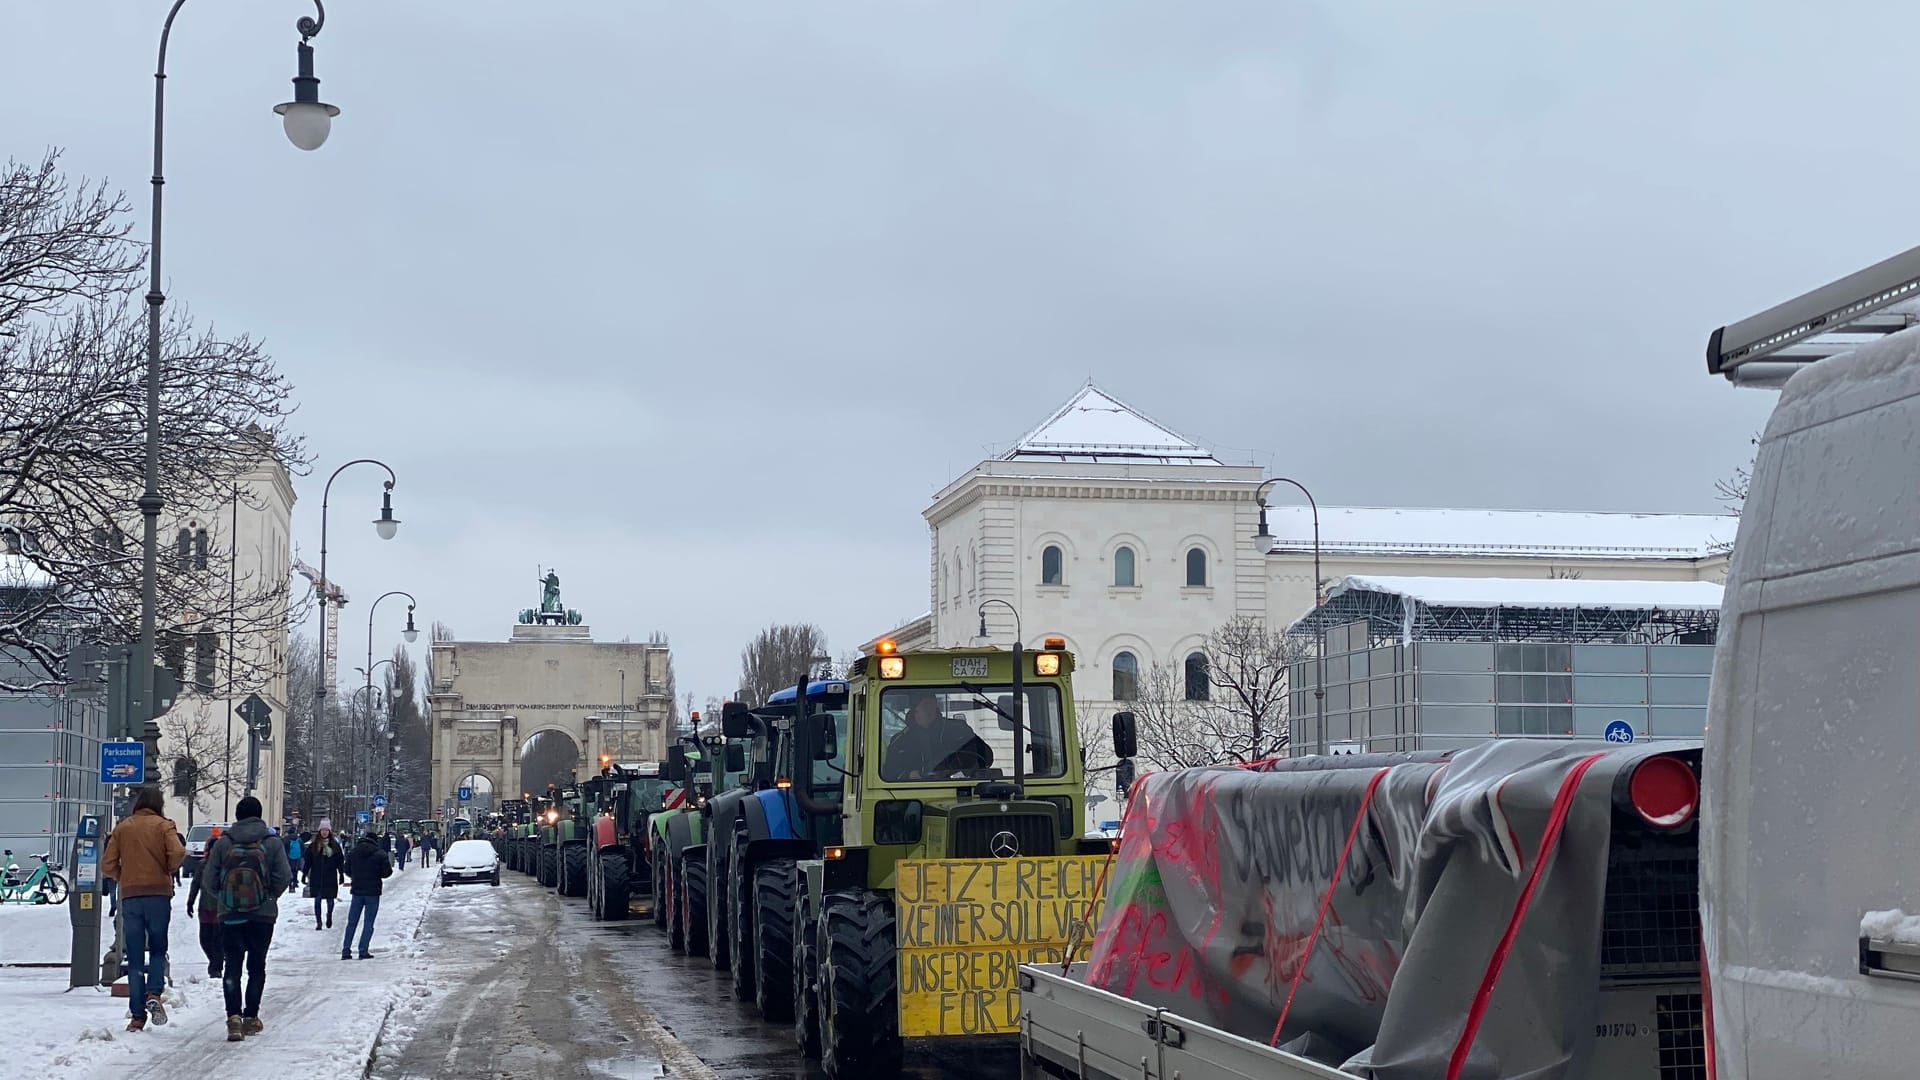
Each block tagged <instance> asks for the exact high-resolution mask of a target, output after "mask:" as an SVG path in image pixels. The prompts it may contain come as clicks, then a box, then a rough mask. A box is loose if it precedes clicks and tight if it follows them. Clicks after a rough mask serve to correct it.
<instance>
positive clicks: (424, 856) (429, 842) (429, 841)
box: [420, 833, 440, 866]
mask: <svg viewBox="0 0 1920 1080" xmlns="http://www.w3.org/2000/svg"><path fill="white" fill-rule="evenodd" d="M439 853H440V841H438V840H435V839H434V838H433V834H432V833H427V834H426V835H425V836H422V837H421V838H420V865H421V866H432V865H433V857H434V856H435V855H437V854H439Z"/></svg>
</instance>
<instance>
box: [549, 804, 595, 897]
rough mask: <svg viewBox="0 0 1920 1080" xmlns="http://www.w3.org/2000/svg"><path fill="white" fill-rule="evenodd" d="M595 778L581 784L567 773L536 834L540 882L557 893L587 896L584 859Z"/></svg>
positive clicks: (591, 821)
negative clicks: (552, 807)
mask: <svg viewBox="0 0 1920 1080" xmlns="http://www.w3.org/2000/svg"><path fill="white" fill-rule="evenodd" d="M597 786H598V778H596V779H595V780H590V781H587V782H586V783H585V784H582V783H581V782H579V781H576V780H574V779H573V778H572V777H571V776H569V777H568V778H567V784H566V786H565V787H563V788H560V789H559V791H558V793H557V796H556V798H555V800H554V810H553V812H551V813H549V814H548V817H549V818H550V819H551V820H550V821H549V822H548V823H547V826H546V827H545V829H544V830H543V831H542V832H541V834H540V856H541V863H540V870H541V878H540V884H542V885H545V886H546V887H548V888H550V889H553V890H556V891H557V892H559V894H560V895H561V896H585V895H587V861H588V851H587V849H588V848H589V847H590V846H591V844H590V829H589V827H590V826H591V825H592V823H593V816H594V808H595V805H596V804H595V803H594V802H593V801H592V799H591V797H590V796H591V795H592V793H593V791H594V790H595V788H597Z"/></svg>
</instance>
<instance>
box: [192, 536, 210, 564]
mask: <svg viewBox="0 0 1920 1080" xmlns="http://www.w3.org/2000/svg"><path fill="white" fill-rule="evenodd" d="M193 568H194V569H195V570H205V569H206V568H207V530H205V529H201V530H200V531H198V532H196V533H194V534H193Z"/></svg>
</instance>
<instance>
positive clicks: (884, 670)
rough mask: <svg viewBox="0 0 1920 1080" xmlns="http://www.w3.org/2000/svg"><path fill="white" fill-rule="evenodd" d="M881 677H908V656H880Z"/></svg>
mask: <svg viewBox="0 0 1920 1080" xmlns="http://www.w3.org/2000/svg"><path fill="white" fill-rule="evenodd" d="M880 677H881V678H883V679H904V678H906V677H907V658H906V657H904V656H883V657H881V658H880Z"/></svg>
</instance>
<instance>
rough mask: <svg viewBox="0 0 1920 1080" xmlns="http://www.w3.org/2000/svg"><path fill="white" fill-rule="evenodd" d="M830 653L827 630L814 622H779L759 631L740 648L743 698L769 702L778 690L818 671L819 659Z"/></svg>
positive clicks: (743, 699) (749, 702)
mask: <svg viewBox="0 0 1920 1080" xmlns="http://www.w3.org/2000/svg"><path fill="white" fill-rule="evenodd" d="M826 655H827V635H826V632H825V631H823V630H821V629H820V628H819V627H817V626H815V625H813V624H812V623H776V624H774V625H772V626H769V627H767V628H766V629H765V630H762V631H760V633H759V634H758V635H756V636H755V637H754V639H753V641H752V642H750V643H749V644H748V645H747V647H746V648H744V649H742V650H740V687H739V693H740V698H741V700H742V701H745V702H746V703H747V704H749V705H753V706H759V705H764V704H766V701H767V697H768V696H769V695H770V694H772V693H773V692H774V691H775V690H779V689H781V688H782V687H787V686H792V685H794V684H795V683H797V682H799V681H800V678H801V677H802V676H804V675H810V674H812V673H814V672H815V671H817V669H818V668H819V666H820V665H819V664H818V663H816V658H817V657H821V656H826Z"/></svg>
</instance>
